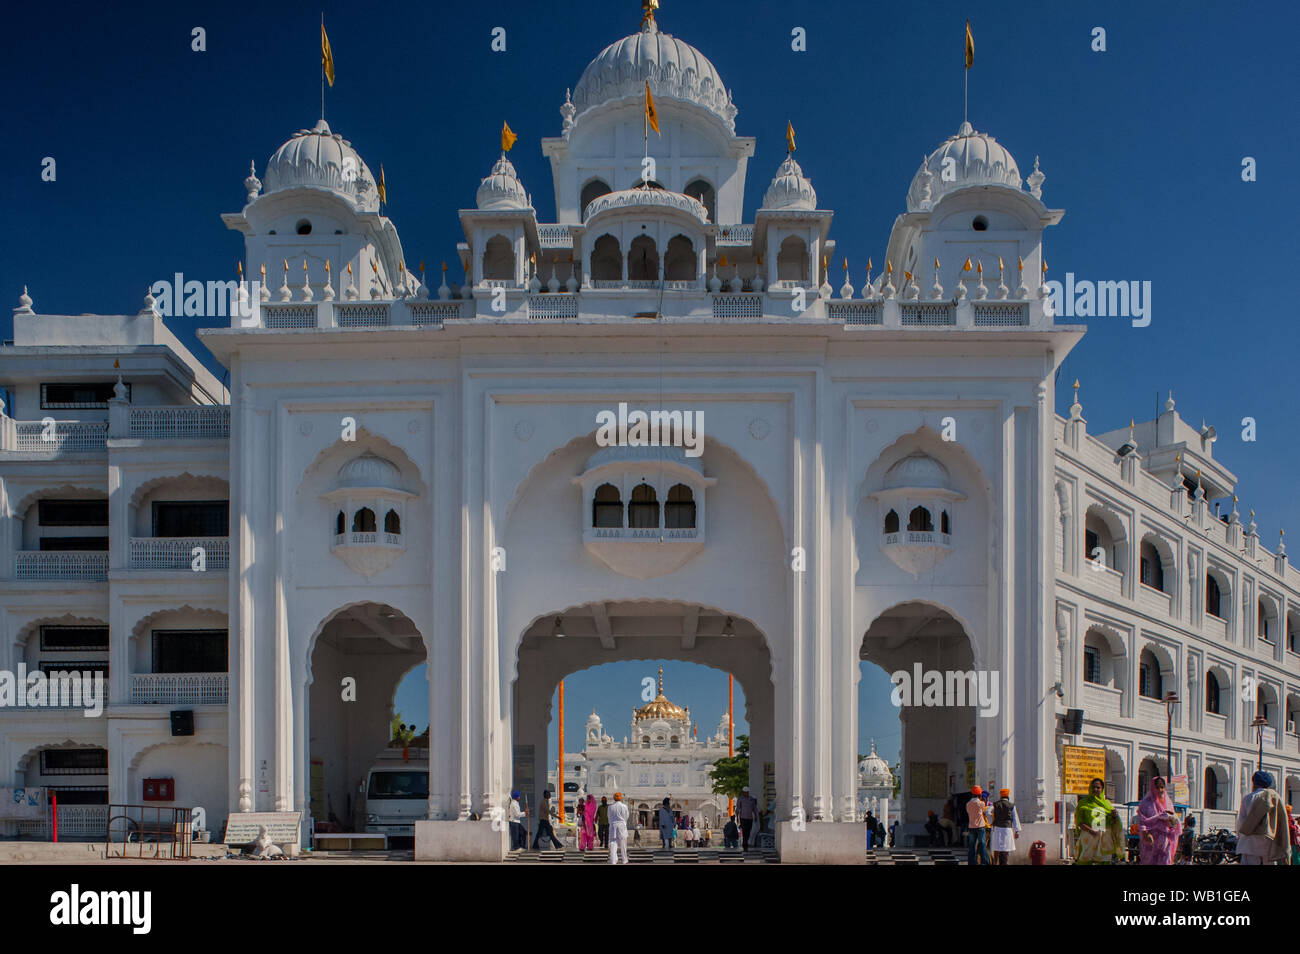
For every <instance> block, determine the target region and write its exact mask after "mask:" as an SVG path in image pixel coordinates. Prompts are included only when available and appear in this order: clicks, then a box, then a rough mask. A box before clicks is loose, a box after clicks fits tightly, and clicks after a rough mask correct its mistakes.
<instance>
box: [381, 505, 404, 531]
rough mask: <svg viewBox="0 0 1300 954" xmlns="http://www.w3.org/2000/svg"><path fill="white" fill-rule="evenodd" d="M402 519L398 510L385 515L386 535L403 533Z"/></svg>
mask: <svg viewBox="0 0 1300 954" xmlns="http://www.w3.org/2000/svg"><path fill="white" fill-rule="evenodd" d="M401 532H402V518H401V517H399V516H398V515H397V511H396V510H390V511H388V513H386V514H384V533H401Z"/></svg>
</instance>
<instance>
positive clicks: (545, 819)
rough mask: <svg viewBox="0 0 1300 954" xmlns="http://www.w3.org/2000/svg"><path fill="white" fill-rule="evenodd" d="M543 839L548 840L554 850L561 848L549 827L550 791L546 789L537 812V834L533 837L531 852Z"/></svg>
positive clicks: (558, 840) (553, 831) (553, 830)
mask: <svg viewBox="0 0 1300 954" xmlns="http://www.w3.org/2000/svg"><path fill="white" fill-rule="evenodd" d="M543 838H549V839H550V840H551V844H552V845H553V846H554V847H556V848H563V847H564V845H562V844H560V839H558V838H556V837H555V829H554V828H552V827H551V790H550V789H549V788H548V789H546V790H545V791H543V792H542V804H541V806H540V807H539V808H538V812H537V834H536V835H535V836H534V837H533V851H537V849H538V848H539V847H540V846H541V844H542V839H543Z"/></svg>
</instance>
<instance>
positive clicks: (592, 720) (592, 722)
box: [587, 709, 600, 728]
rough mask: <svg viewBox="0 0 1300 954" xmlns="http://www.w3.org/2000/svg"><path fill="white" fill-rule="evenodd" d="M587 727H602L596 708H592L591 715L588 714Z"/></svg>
mask: <svg viewBox="0 0 1300 954" xmlns="http://www.w3.org/2000/svg"><path fill="white" fill-rule="evenodd" d="M587 727H588V728H593V727H595V728H599V727H600V716H598V715H596V710H595V709H592V710H591V715H589V716H587Z"/></svg>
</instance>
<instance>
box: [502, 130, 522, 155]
mask: <svg viewBox="0 0 1300 954" xmlns="http://www.w3.org/2000/svg"><path fill="white" fill-rule="evenodd" d="M518 139H519V137H518V136H516V135H515V134H514V131H513V130H511V128H510V124H509V123H502V124H501V151H502V152H509V151H510V149H511V147H512V146H514V144H515V143H516V142H517V141H518Z"/></svg>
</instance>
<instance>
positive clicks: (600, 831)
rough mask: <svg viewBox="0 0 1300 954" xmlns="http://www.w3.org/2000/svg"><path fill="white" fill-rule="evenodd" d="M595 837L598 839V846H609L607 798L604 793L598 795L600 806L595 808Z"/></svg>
mask: <svg viewBox="0 0 1300 954" xmlns="http://www.w3.org/2000/svg"><path fill="white" fill-rule="evenodd" d="M596 837H597V838H599V839H600V847H602V848H608V847H609V799H608V798H606V797H605V796H604V795H602V796H600V807H599V808H597V809H596Z"/></svg>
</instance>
